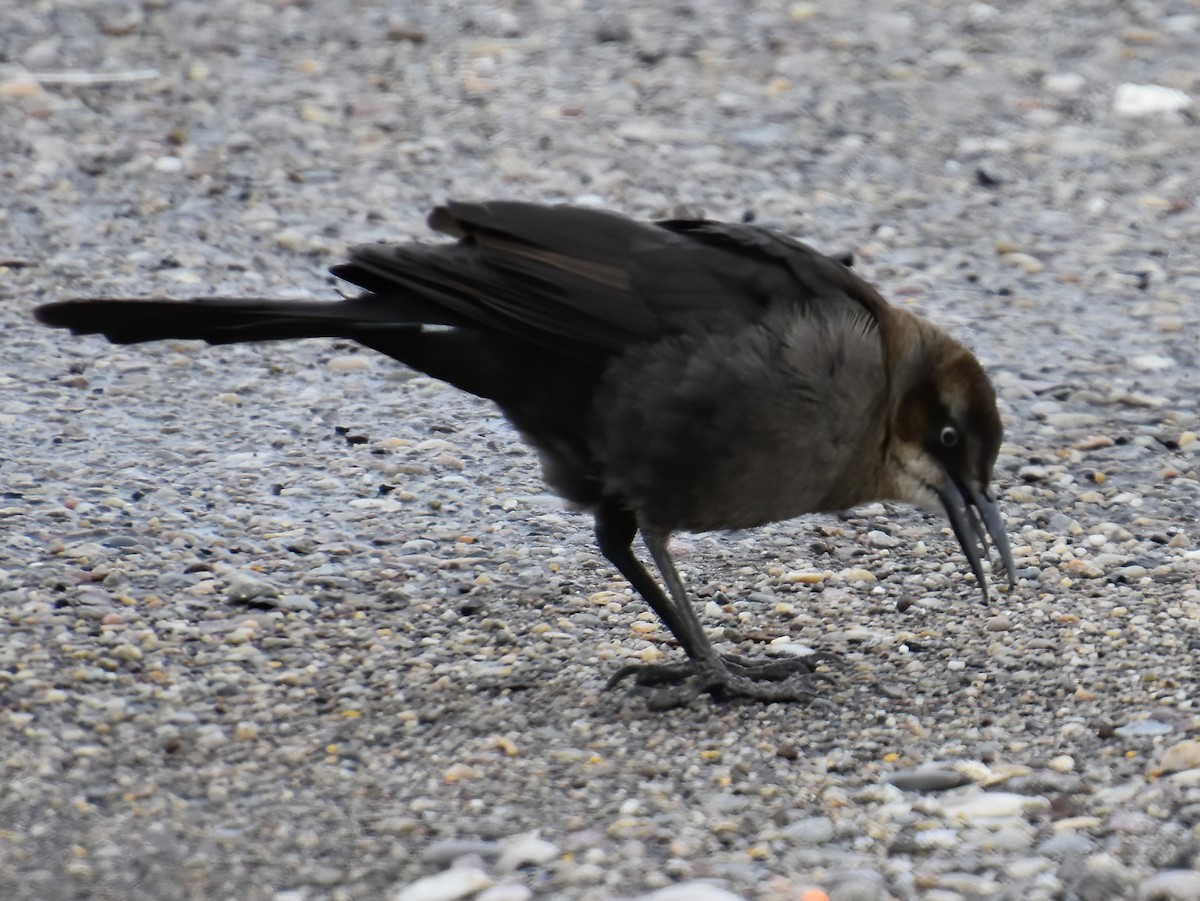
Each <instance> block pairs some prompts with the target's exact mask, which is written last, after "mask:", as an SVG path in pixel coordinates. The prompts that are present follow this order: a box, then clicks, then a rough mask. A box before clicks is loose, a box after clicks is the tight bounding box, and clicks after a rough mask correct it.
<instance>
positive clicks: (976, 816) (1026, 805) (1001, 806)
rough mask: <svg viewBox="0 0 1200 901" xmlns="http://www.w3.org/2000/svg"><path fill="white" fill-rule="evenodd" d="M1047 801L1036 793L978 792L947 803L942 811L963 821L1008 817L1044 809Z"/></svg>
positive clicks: (952, 818)
mask: <svg viewBox="0 0 1200 901" xmlns="http://www.w3.org/2000/svg"><path fill="white" fill-rule="evenodd" d="M1048 806H1049V802H1048V801H1047V800H1046V799H1045V798H1042V797H1038V796H1036V795H1034V796H1030V795H1018V794H1017V793H1016V792H980V793H979V794H977V795H975V796H974V797H971V798H967V799H966V800H965V801H959V802H957V803H954V804H947V805H945V807H943V808H942V812H943V813H944V814H945V816H946V817H947V819H951V820H957V821H959V822H964V823H973V822H976V821H978V820H994V819H1008V818H1011V817H1017V816H1021V815H1022V814H1024V813H1026V812H1028V811H1033V810H1040V809H1044V808H1046V807H1048Z"/></svg>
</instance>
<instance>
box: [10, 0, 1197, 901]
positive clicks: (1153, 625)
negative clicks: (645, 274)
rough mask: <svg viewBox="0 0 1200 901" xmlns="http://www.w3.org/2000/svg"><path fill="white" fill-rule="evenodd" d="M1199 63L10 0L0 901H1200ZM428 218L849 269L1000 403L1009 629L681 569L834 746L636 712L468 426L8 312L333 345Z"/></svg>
mask: <svg viewBox="0 0 1200 901" xmlns="http://www.w3.org/2000/svg"><path fill="white" fill-rule="evenodd" d="M1198 33H1200V17H1198V16H1197V10H1196V7H1195V5H1194V4H1192V3H1190V2H1186V0H1177V2H1172V0H1144V2H1133V0H1130V2H1121V3H1105V2H1088V0H1056V2H1036V3H1034V2H1017V3H997V4H995V5H994V6H993V5H988V4H986V3H971V4H968V3H951V2H935V3H917V2H907V0H899V2H884V0H852V2H846V3H841V4H832V3H830V4H823V3H805V2H798V3H786V2H780V3H776V2H754V3H747V4H734V3H720V2H715V0H713V2H710V0H690V2H680V3H671V4H663V5H661V6H656V7H651V6H650V5H649V4H645V5H643V4H629V3H604V4H589V3H584V2H578V0H577V2H566V3H561V2H549V0H525V2H510V3H497V2H491V0H481V2H476V3H467V2H437V3H412V4H404V3H384V2H379V3H373V2H367V0H357V2H334V0H310V2H295V3H289V2H272V3H261V2H250V3H246V2H241V0H237V2H234V0H213V2H208V3H185V2H178V3H169V2H166V0H145V2H142V3H115V2H104V0H75V2H68V0H63V2H29V3H20V4H16V3H10V4H8V5H6V6H5V7H4V8H3V10H0V197H2V198H3V202H2V203H0V299H2V301H3V302H2V304H0V322H2V323H3V328H4V336H5V340H4V355H3V363H2V364H0V433H2V434H3V435H4V453H3V459H2V460H0V490H2V491H3V498H0V521H2V522H3V524H4V529H3V532H2V533H0V536H2V539H0V540H2V544H0V616H2V617H3V620H2V624H0V630H2V632H0V634H2V636H3V640H0V768H2V773H3V781H2V785H3V788H2V789H0V895H2V896H3V897H5V898H11V899H59V898H87V899H98V898H105V899H109V898H111V899H132V898H146V899H175V898H180V899H209V898H222V899H223V898H238V899H275V901H305V899H327V898H328V899H358V898H364V899H365V898H390V897H399V898H403V899H404V901H437V899H439V898H454V897H479V898H488V899H491V901H521V899H525V898H530V897H537V898H571V899H574V898H579V899H607V898H614V897H631V896H640V895H643V894H645V893H648V892H651V891H654V890H656V889H662V888H663V887H665V886H669V885H672V884H683V885H685V886H687V888H685V890H684V891H685V893H686V894H685V896H686V897H689V898H695V899H701V898H703V897H707V896H712V897H717V888H716V887H720V888H723V889H725V890H728V891H730V892H733V893H735V894H736V895H738V896H741V897H744V898H754V899H771V901H775V899H797V898H799V897H801V893H802V892H803V890H804V889H805V888H806V887H820V888H822V889H823V890H824V891H826V892H828V893H829V894H830V895H831V896H832V897H833V898H834V899H835V901H851V899H885V898H902V899H909V898H927V899H935V901H951V899H957V898H1017V897H1020V898H1022V899H1039V898H1045V899H1050V898H1086V899H1104V898H1124V897H1129V898H1139V897H1140V898H1147V899H1148V898H1168V899H1177V898H1190V899H1195V898H1200V884H1198V879H1200V876H1198V874H1197V873H1196V872H1195V871H1196V868H1197V864H1198V860H1200V857H1198V854H1200V852H1198V845H1200V839H1198V834H1197V828H1198V826H1197V824H1198V823H1200V749H1198V747H1197V746H1196V745H1195V744H1194V740H1195V738H1196V737H1197V732H1198V731H1200V709H1198V708H1197V704H1196V700H1195V696H1196V682H1197V677H1196V661H1197V654H1198V651H1200V590H1198V589H1197V585H1196V577H1197V573H1198V572H1200V550H1198V548H1197V537H1198V535H1200V527H1198V526H1197V523H1196V519H1195V511H1196V508H1197V494H1198V490H1197V489H1198V483H1197V463H1196V461H1197V453H1198V451H1200V441H1198V440H1196V434H1195V433H1196V432H1197V431H1200V426H1198V424H1197V416H1196V412H1195V411H1196V397H1197V394H1198V389H1200V375H1198V374H1197V373H1198V369H1197V356H1198V352H1200V346H1198V341H1197V339H1198V335H1200V331H1198V328H1197V325H1196V321H1197V319H1196V315H1195V304H1196V298H1197V296H1198V293H1200V258H1198V255H1197V247H1198V246H1200V154H1198V153H1197V152H1196V148H1197V146H1200V130H1198V128H1197V124H1196V123H1197V118H1196V117H1197V106H1195V105H1193V106H1191V107H1190V108H1180V109H1171V107H1172V106H1173V105H1178V104H1180V103H1182V102H1183V100H1184V99H1186V98H1188V97H1195V98H1200V65H1198V61H1200V37H1198ZM1129 84H1134V85H1149V86H1153V88H1155V89H1156V90H1152V91H1151V92H1150V94H1149V96H1148V97H1145V96H1139V95H1138V94H1137V93H1136V92H1134V94H1133V96H1130V94H1129V91H1128V89H1125V91H1122V90H1121V86H1122V85H1129ZM1163 89H1168V90H1163ZM1170 91H1175V92H1181V93H1175V94H1173V93H1170ZM1147 104H1148V105H1147ZM1157 107H1162V108H1157ZM446 197H464V198H486V197H512V198H520V199H527V200H538V201H564V200H565V201H575V202H583V203H594V204H602V205H604V206H609V207H612V208H614V209H619V210H621V211H624V212H627V213H630V214H633V215H638V216H662V215H670V214H673V213H677V212H685V213H691V212H697V211H702V212H704V213H706V214H708V215H711V216H714V217H718V218H739V217H741V216H742V215H743V214H745V213H747V212H752V213H753V214H754V215H755V216H756V217H757V219H758V220H759V221H762V222H769V223H773V224H777V225H778V226H779V227H781V228H784V229H786V230H787V231H789V232H790V233H792V234H796V235H797V236H800V237H802V238H804V239H805V240H808V241H810V242H812V243H814V244H816V245H817V246H819V247H822V248H824V249H826V250H829V251H841V250H851V251H853V252H854V253H855V255H856V258H857V260H858V265H859V267H860V269H861V271H862V272H863V273H864V274H865V275H866V276H867V277H868V278H870V279H871V280H872V281H874V282H875V283H877V284H878V285H879V286H880V288H881V290H883V292H884V293H885V294H886V295H887V296H889V297H890V298H891V299H892V300H893V301H895V302H896V303H900V304H905V305H911V306H913V307H914V308H916V309H918V310H919V311H920V312H922V313H923V314H924V315H926V316H928V317H929V318H931V319H933V320H934V321H936V322H938V323H940V324H942V325H944V326H946V327H947V328H949V329H951V330H952V331H954V332H955V333H956V334H957V335H959V336H960V337H962V338H963V340H965V341H966V342H968V343H969V344H970V345H971V346H972V347H973V348H975V350H976V351H977V353H978V354H979V356H980V358H981V359H982V360H983V362H984V363H985V365H986V366H987V367H988V369H989V371H990V372H991V373H992V375H993V377H994V379H995V381H996V384H997V388H998V390H999V393H1000V396H1001V406H1002V410H1003V413H1004V417H1005V422H1006V428H1007V439H1006V443H1005V445H1004V448H1003V450H1002V454H1001V457H1000V461H999V464H998V480H999V490H1000V494H1001V496H1002V498H1003V504H1004V508H1005V512H1006V515H1007V518H1008V522H1009V526H1010V532H1011V535H1012V540H1013V544H1014V549H1015V552H1016V555H1017V557H1018V567H1019V570H1020V575H1021V583H1020V586H1019V588H1018V589H1017V590H1016V591H1014V592H1011V593H1007V594H1003V595H1001V596H1000V597H999V598H998V599H996V600H995V601H993V603H992V605H991V606H989V607H987V608H984V607H981V606H979V605H978V603H977V591H976V586H975V585H974V583H973V581H972V580H971V578H970V576H969V575H968V574H966V573H965V565H964V563H963V561H962V559H961V556H960V555H959V554H958V553H957V551H956V550H955V548H954V547H953V541H952V539H951V538H950V537H949V536H948V534H947V531H946V529H945V526H944V524H943V523H942V522H941V521H940V520H937V519H936V518H934V517H931V516H927V515H925V514H922V513H919V512H914V511H910V510H905V509H899V508H895V509H893V508H884V507H882V506H876V507H872V508H868V509H866V510H859V511H855V512H854V513H853V514H850V515H848V516H846V517H840V518H838V517H826V518H816V519H812V520H807V521H800V522H796V523H789V524H784V525H781V526H777V527H773V528H769V529H762V530H756V531H754V532H748V533H739V534H735V535H711V536H709V535H706V536H683V537H682V538H681V540H680V541H679V542H677V544H676V551H677V553H678V555H679V557H680V560H681V565H682V568H683V570H684V574H685V577H686V578H687V579H688V581H689V583H690V584H691V585H692V587H693V590H694V591H695V592H696V594H697V598H698V603H699V604H700V606H701V608H702V613H703V615H704V617H705V618H706V621H707V622H708V623H709V624H710V625H711V626H712V628H713V630H714V636H715V637H716V638H717V639H718V640H719V641H720V642H722V643H723V644H724V645H732V644H737V645H739V646H740V647H742V649H744V650H761V649H763V648H764V647H770V646H771V643H772V642H774V643H775V647H776V648H778V646H779V645H780V644H784V645H789V646H793V647H803V646H811V647H820V648H826V649H830V650H834V651H837V652H838V653H840V654H842V655H843V657H844V659H845V664H844V665H843V667H842V668H841V669H840V670H839V672H838V677H837V681H836V682H835V683H834V684H833V685H831V686H830V687H829V688H828V689H827V693H826V697H827V699H828V701H829V703H828V704H826V705H817V706H810V707H807V708H806V707H798V706H788V705H766V706H755V705H739V704H727V705H716V704H713V703H711V702H709V701H707V700H702V701H701V702H698V703H695V704H693V705H692V706H690V707H688V708H686V709H682V710H674V711H670V712H666V713H651V712H648V711H647V710H646V709H645V706H644V704H643V703H642V701H641V700H640V699H639V698H638V697H637V696H636V695H630V694H625V693H622V692H620V691H617V692H604V691H603V686H604V682H605V680H606V679H607V677H608V676H609V675H611V674H612V673H613V672H614V671H615V670H616V669H617V668H619V667H620V666H621V665H622V664H624V663H626V662H629V661H632V660H637V659H654V658H657V657H669V656H670V655H671V654H673V653H677V652H675V651H673V649H672V648H671V646H670V644H669V643H668V642H665V641H663V635H662V633H661V632H656V631H655V630H654V629H653V628H652V626H651V625H650V624H649V622H648V619H649V614H648V613H647V612H646V611H645V609H644V607H643V606H642V605H641V603H640V602H639V601H638V600H637V599H635V598H634V597H632V596H631V595H629V594H628V592H627V589H626V586H625V585H624V583H622V582H621V581H620V580H618V579H617V578H616V576H615V574H614V573H613V572H612V570H611V568H610V567H609V565H608V564H607V563H606V562H605V561H604V560H603V559H602V558H601V557H600V556H599V554H598V553H597V552H596V551H595V549H594V546H593V544H592V542H591V539H590V533H589V523H588V521H587V520H586V518H583V517H580V516H577V515H575V514H572V513H569V512H567V511H564V510H562V509H561V507H560V506H559V505H558V504H557V502H556V501H555V500H554V499H553V498H551V497H549V496H548V495H547V494H546V491H545V489H544V488H543V487H542V485H541V483H540V481H539V479H538V474H537V469H536V464H535V461H534V460H533V459H532V458H531V457H530V455H529V454H528V453H527V452H526V451H525V450H524V449H523V448H522V447H521V445H520V444H519V442H518V441H517V440H516V438H515V436H514V435H513V434H512V432H511V431H510V430H509V429H508V427H507V426H506V424H505V423H504V421H503V420H502V419H501V418H500V417H499V416H498V415H497V414H496V412H495V411H494V410H493V409H491V408H490V407H488V406H487V405H486V404H483V403H479V402H476V401H474V400H473V399H472V398H468V397H463V396H461V395H457V394H455V393H454V392H453V391H451V390H450V389H447V388H445V387H443V386H441V385H438V384H437V383H434V382H432V381H430V380H428V379H426V378H423V377H415V376H413V374H412V373H409V372H406V371H404V370H403V369H401V368H400V367H398V366H396V365H395V364H392V363H391V362H390V361H388V360H385V359H383V358H376V357H373V356H371V355H370V354H368V353H367V352H365V351H361V350H359V349H357V348H355V347H352V346H349V345H347V344H344V343H343V344H338V343H335V342H304V343H300V344H295V345H289V346H278V347H275V346H272V347H239V348H219V349H211V348H205V347H201V346H196V345H191V344H185V343H177V344H166V345H154V346H143V347H133V348H113V347H109V346H107V345H105V344H104V343H103V342H102V341H100V340H98V339H88V340H79V339H73V338H71V337H70V336H68V335H66V334H62V333H56V332H51V331H50V330H47V329H43V328H40V327H38V326H36V325H35V324H34V323H33V322H32V320H31V318H30V311H31V309H32V308H33V306H34V305H36V304H37V303H38V302H42V301H47V300H52V299H61V298H64V297H68V296H104V295H109V296H114V295H115V296H125V295H129V296H147V295H163V296H171V297H180V298H186V297H189V296H196V295H209V294H235V295H236V294H241V295H254V296H268V297H292V296H299V295H316V296H330V297H332V296H335V295H334V291H335V287H334V285H333V284H332V282H331V279H330V278H329V277H328V276H327V275H326V274H325V271H324V270H325V267H326V266H327V265H329V264H331V263H334V262H336V261H337V260H338V257H339V254H340V253H341V252H342V250H343V248H344V247H345V246H346V245H347V244H352V243H357V242H366V241H374V240H380V239H386V238H392V239H398V238H407V237H411V236H414V235H421V234H423V233H424V231H425V230H424V226H423V216H424V213H425V211H426V210H427V209H428V208H429V207H430V206H431V205H432V204H434V203H436V202H438V201H439V200H442V199H444V198H446ZM923 766H934V767H936V769H934V770H933V771H928V770H926V771H923V772H922V773H921V774H919V775H918V776H917V777H915V781H912V782H909V783H903V784H904V786H905V787H904V788H903V789H902V788H900V787H897V786H895V785H891V784H889V779H891V778H893V777H894V776H895V775H896V774H898V773H899V774H904V773H909V772H910V771H912V770H917V769H919V768H921V767H923ZM958 783H963V784H961V785H958V787H955V788H951V789H949V790H945V791H941V790H939V789H941V788H944V787H945V785H946V784H955V785H957V784H958ZM533 833H537V834H538V835H540V839H534V838H533V837H532V836H531V834H533ZM447 867H453V868H454V869H451V870H447ZM446 873H448V874H449V875H446ZM428 877H437V878H438V879H440V880H442V881H441V882H428V881H421V880H425V879H427V878H428ZM456 880H457V881H456ZM698 881H704V884H706V885H709V886H711V887H710V888H700V887H698V884H699V883H698ZM488 883H495V884H494V885H492V887H491V888H485V886H486V885H487V884H488ZM406 887H407V888H406ZM406 891H407V892H408V894H405V892H406ZM481 892H482V893H484V894H480V893H481ZM706 892H707V893H708V895H705V893H706ZM1189 892H1190V894H1189ZM439 893H440V894H439Z"/></svg>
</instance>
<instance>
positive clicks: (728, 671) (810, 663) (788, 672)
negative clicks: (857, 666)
mask: <svg viewBox="0 0 1200 901" xmlns="http://www.w3.org/2000/svg"><path fill="white" fill-rule="evenodd" d="M836 660H837V657H836V655H833V654H829V653H824V652H820V653H818V654H812V655H809V656H807V657H784V658H765V659H756V660H751V659H747V658H745V657H739V656H735V655H729V656H722V657H720V658H719V659H717V660H714V661H703V660H688V661H686V662H684V663H668V664H656V663H644V664H631V665H629V666H624V667H622V668H621V669H619V670H618V671H617V672H616V673H615V674H613V677H612V678H611V679H609V680H608V684H607V685H606V686H605V689H606V690H607V689H611V688H614V687H616V686H617V685H618V684H619V683H621V682H623V681H624V680H625V679H627V678H632V679H633V682H634V687H635V689H637V690H640V691H641V692H642V693H644V694H645V695H646V699H647V700H646V704H647V706H648V707H649V708H650V709H651V710H666V709H668V708H671V707H682V706H684V705H686V704H689V703H690V702H691V701H693V700H695V699H696V698H698V697H699V696H700V695H702V694H710V695H712V696H713V697H714V698H717V699H719V700H729V699H732V698H748V699H751V700H755V701H806V702H807V701H811V700H813V699H814V698H816V697H817V691H816V688H815V687H814V683H816V682H818V681H821V680H828V679H829V678H830V677H829V674H827V673H821V672H818V671H817V665H818V664H820V663H823V662H835V661H836Z"/></svg>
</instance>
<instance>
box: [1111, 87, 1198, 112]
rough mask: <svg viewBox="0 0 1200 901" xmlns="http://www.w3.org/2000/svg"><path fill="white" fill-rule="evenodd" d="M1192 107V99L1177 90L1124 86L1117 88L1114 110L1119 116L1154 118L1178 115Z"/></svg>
mask: <svg viewBox="0 0 1200 901" xmlns="http://www.w3.org/2000/svg"><path fill="white" fill-rule="evenodd" d="M1191 105H1192V98H1191V97H1189V96H1188V95H1187V94H1185V93H1183V91H1178V90H1176V89H1175V88H1165V87H1163V86H1162V85H1157V84H1129V83H1126V84H1123V85H1120V86H1118V87H1117V93H1116V96H1115V97H1114V98H1113V110H1114V112H1116V114H1117V115H1118V116H1152V115H1162V114H1164V113H1176V112H1179V110H1182V109H1186V108H1187V107H1189V106H1191Z"/></svg>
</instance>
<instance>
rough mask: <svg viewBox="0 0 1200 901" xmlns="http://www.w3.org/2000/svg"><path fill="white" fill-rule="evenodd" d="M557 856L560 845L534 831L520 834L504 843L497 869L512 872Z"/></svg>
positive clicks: (547, 861) (500, 871)
mask: <svg viewBox="0 0 1200 901" xmlns="http://www.w3.org/2000/svg"><path fill="white" fill-rule="evenodd" d="M557 856H558V845H556V844H554V843H553V842H548V841H546V840H545V839H544V838H541V837H540V836H538V835H536V834H534V833H528V834H526V835H518V836H515V837H514V838H511V839H509V840H508V841H506V842H505V843H504V845H503V848H502V850H501V851H500V858H499V859H498V860H497V861H496V867H495V869H496V872H497V873H511V872H513V870H517V869H520V868H521V867H524V866H530V865H532V866H537V865H538V864H543V863H549V862H550V861H552V860H554V858H556V857H557Z"/></svg>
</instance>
